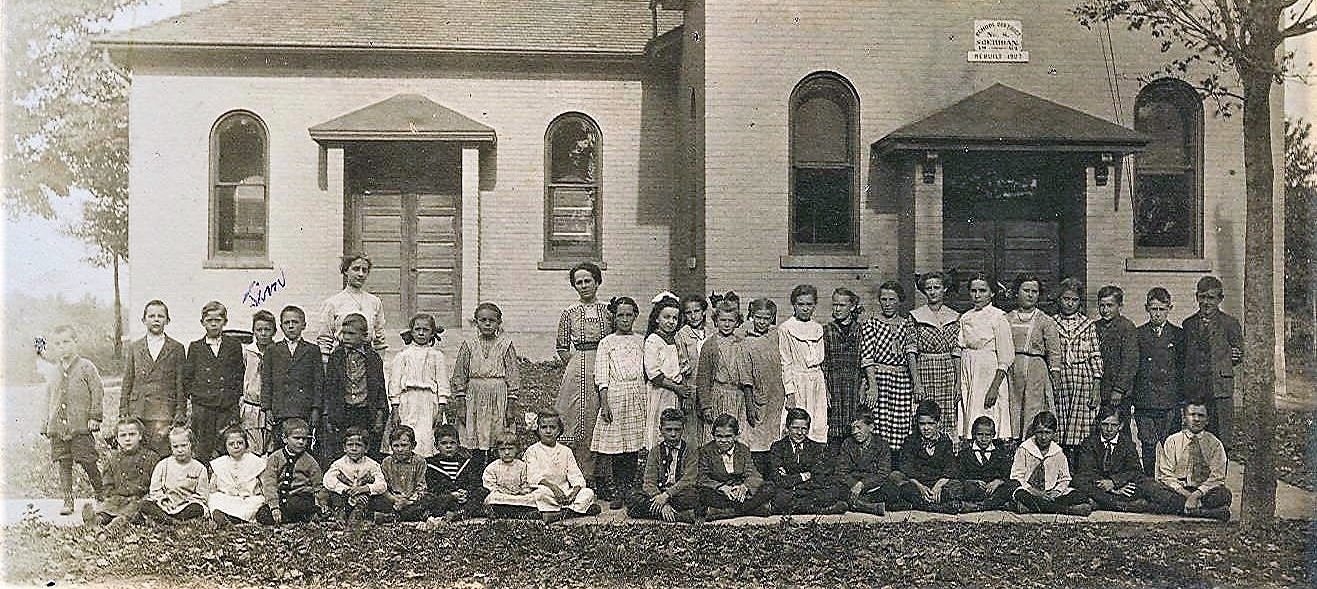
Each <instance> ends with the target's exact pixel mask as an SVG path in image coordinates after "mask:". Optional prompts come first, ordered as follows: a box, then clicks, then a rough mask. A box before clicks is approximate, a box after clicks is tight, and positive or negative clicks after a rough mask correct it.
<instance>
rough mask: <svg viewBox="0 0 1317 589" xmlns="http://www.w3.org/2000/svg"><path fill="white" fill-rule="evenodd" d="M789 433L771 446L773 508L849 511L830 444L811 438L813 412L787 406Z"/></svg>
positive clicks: (782, 510)
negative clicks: (835, 470) (829, 450)
mask: <svg viewBox="0 0 1317 589" xmlns="http://www.w3.org/2000/svg"><path fill="white" fill-rule="evenodd" d="M786 421H787V435H786V437H784V438H782V439H780V440H778V441H776V442H773V445H772V446H771V447H770V448H769V449H768V463H769V470H768V481H769V483H770V484H771V485H772V493H773V510H774V511H776V512H777V513H779V514H782V515H793V514H807V513H820V514H828V515H835V514H840V513H846V508H847V507H848V506H847V505H846V502H845V501H842V500H841V498H840V496H839V493H837V483H836V480H835V479H834V476H833V475H834V473H833V466H832V461H831V459H830V458H829V456H828V445H827V444H825V443H823V442H816V441H814V440H811V439H809V438H808V437H807V436H808V435H809V422H810V415H809V413H807V412H806V411H805V410H804V409H801V408H799V407H793V408H791V409H787V420H786Z"/></svg>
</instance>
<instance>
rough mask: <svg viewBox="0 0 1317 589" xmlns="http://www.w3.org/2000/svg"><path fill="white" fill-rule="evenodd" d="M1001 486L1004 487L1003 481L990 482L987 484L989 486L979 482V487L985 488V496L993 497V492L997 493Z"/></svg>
mask: <svg viewBox="0 0 1317 589" xmlns="http://www.w3.org/2000/svg"><path fill="white" fill-rule="evenodd" d="M1001 485H1002V481H1001V480H995V481H992V482H989V483H987V484H984V483H983V482H982V481H979V486H980V487H982V488H983V492H984V493H985V494H988V495H991V494H992V492H993V491H996V490H997V487H1000V486H1001Z"/></svg>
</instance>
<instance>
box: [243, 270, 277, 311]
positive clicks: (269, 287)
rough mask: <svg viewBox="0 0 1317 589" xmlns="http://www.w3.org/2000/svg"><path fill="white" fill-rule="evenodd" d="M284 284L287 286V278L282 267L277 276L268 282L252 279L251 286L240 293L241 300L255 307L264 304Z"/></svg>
mask: <svg viewBox="0 0 1317 589" xmlns="http://www.w3.org/2000/svg"><path fill="white" fill-rule="evenodd" d="M285 286H288V280H287V279H286V278H285V277H284V270H283V268H280V269H279V277H278V278H275V279H274V280H273V281H271V282H270V283H269V284H266V285H264V286H262V285H261V283H260V281H257V280H253V281H252V283H251V286H248V287H247V292H245V293H243V294H242V302H243V303H244V304H246V305H247V306H249V307H251V308H253V309H254V308H256V307H259V306H261V305H264V304H265V301H268V300H270V298H271V297H273V296H274V295H275V294H276V293H278V292H279V291H280V290H281V289H283V288H284V287H285Z"/></svg>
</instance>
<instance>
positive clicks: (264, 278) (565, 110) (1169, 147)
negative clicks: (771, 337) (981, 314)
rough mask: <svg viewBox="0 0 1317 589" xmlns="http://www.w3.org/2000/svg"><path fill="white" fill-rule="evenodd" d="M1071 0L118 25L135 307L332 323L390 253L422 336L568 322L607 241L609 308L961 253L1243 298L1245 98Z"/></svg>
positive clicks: (976, 262)
mask: <svg viewBox="0 0 1317 589" xmlns="http://www.w3.org/2000/svg"><path fill="white" fill-rule="evenodd" d="M1068 8H1069V7H1068V5H1067V3H1065V2H1042V3H1040V2H1031V1H1024V0H997V1H993V2H927V1H925V0H814V1H811V2H779V1H773V2H769V1H757V0H756V1H749V0H685V1H682V0H663V1H661V2H649V1H647V0H409V1H407V2H402V1H380V0H280V1H279V2H267V1H264V0H230V1H228V2H225V3H223V4H218V5H214V6H209V7H206V8H203V9H201V10H199V11H195V12H189V13H186V14H184V15H182V16H180V17H178V18H175V19H170V20H166V21H163V22H159V23H156V24H152V25H149V26H146V27H142V28H138V29H135V30H130V31H127V32H124V33H119V34H115V35H111V36H109V37H105V38H103V39H102V40H101V41H100V45H101V46H104V47H107V48H109V49H110V50H111V53H112V55H113V57H114V59H115V60H116V61H118V62H119V63H121V64H124V65H125V66H127V67H129V68H130V69H131V72H132V94H131V98H130V136H131V146H132V150H131V181H130V184H131V187H130V191H131V197H130V198H131V200H130V203H131V207H130V210H131V216H130V220H129V227H130V252H131V259H132V260H133V264H132V267H131V274H130V276H129V293H130V297H129V303H130V308H132V309H137V308H140V307H141V306H142V304H144V303H145V302H146V301H147V300H149V299H152V298H162V299H164V300H166V301H167V302H168V303H169V304H171V305H172V306H173V307H174V309H175V323H176V324H177V325H176V330H177V331H178V332H179V334H180V335H182V336H192V335H195V332H198V331H199V328H198V326H197V325H196V323H195V319H194V318H193V316H194V315H195V313H194V311H195V310H196V309H199V308H200V306H201V305H202V303H204V302H205V301H207V300H210V299H219V300H221V301H223V302H225V303H226V304H228V305H229V306H230V308H231V309H233V311H234V312H233V317H231V322H232V323H233V324H234V326H238V327H246V321H247V317H248V316H249V314H248V313H247V312H244V308H245V307H247V305H246V304H244V295H245V294H247V292H248V288H249V287H250V286H251V285H252V283H253V282H256V283H259V285H260V286H268V285H269V284H271V283H275V284H277V287H275V288H268V289H266V290H267V293H266V294H268V295H269V297H268V298H267V299H266V300H265V302H264V305H265V306H266V308H271V309H272V310H277V309H278V308H279V307H282V306H283V305H285V304H300V305H304V306H306V307H307V308H308V310H314V309H316V308H318V305H319V302H320V301H322V300H323V299H324V298H326V297H327V296H329V295H330V294H332V293H334V292H336V291H337V290H339V289H340V288H341V284H342V283H341V277H340V275H339V274H338V258H339V256H340V255H341V254H343V253H344V252H350V251H365V252H367V253H369V254H370V255H371V257H372V258H373V260H374V264H375V267H374V270H373V272H372V273H371V276H370V278H369V281H368V282H367V289H368V290H370V291H372V292H375V293H376V294H378V295H380V296H381V297H382V298H383V299H384V301H385V305H386V313H387V317H388V321H389V324H390V326H391V327H390V331H393V332H395V333H396V330H394V329H393V328H394V327H398V326H401V325H403V324H404V323H405V317H406V316H408V315H409V314H411V313H412V312H415V311H422V310H423V311H431V312H434V313H436V314H437V315H438V316H439V318H440V321H441V323H444V324H446V325H448V326H450V327H451V326H454V325H459V324H461V323H464V321H463V319H465V318H469V317H470V315H471V312H472V310H473V308H474V307H475V305H476V303H478V302H480V301H483V300H493V301H496V302H498V303H499V304H500V305H501V306H502V307H503V309H504V313H505V326H506V327H507V328H508V329H509V330H511V331H514V332H519V333H527V334H537V333H538V334H547V333H551V332H552V331H553V330H554V328H555V326H556V323H557V319H558V312H559V311H560V310H561V309H562V308H564V307H566V306H567V305H569V304H570V303H571V302H572V301H574V300H575V293H574V292H573V291H572V289H571V288H570V287H569V285H568V281H567V280H566V278H567V277H566V272H565V270H566V268H568V267H569V266H570V265H571V264H573V263H574V262H577V261H579V260H585V259H591V260H597V261H600V262H602V263H603V264H604V265H605V268H606V269H605V274H604V284H603V288H602V290H601V292H602V293H603V296H604V297H605V298H607V297H608V296H611V295H616V294H627V295H631V296H634V297H636V298H637V299H641V300H648V298H649V297H650V296H652V295H653V294H654V293H656V292H658V291H660V290H663V289H672V290H674V291H675V292H678V293H685V292H708V291H710V290H718V291H723V290H728V289H731V290H735V291H737V292H738V293H741V294H742V296H750V297H755V296H772V297H773V298H775V299H777V300H778V302H779V305H784V304H785V303H786V294H787V292H788V291H789V290H790V288H791V287H792V285H794V284H797V283H802V282H810V283H813V284H815V285H817V286H819V287H820V289H821V290H823V291H824V292H827V291H830V290H831V289H832V288H834V287H838V286H846V287H849V288H851V289H853V290H856V291H857V292H860V293H861V295H862V296H872V295H873V294H874V293H875V289H876V285H877V284H878V283H880V282H882V281H884V280H888V279H894V278H899V279H901V280H903V281H904V282H906V283H907V284H910V283H911V277H912V276H913V274H914V273H915V272H923V271H926V270H930V269H937V268H943V267H955V268H958V269H960V270H974V269H983V270H987V271H988V272H991V273H993V274H995V275H998V276H1000V277H1001V279H1002V281H1003V282H1008V281H1009V280H1010V278H1012V277H1013V276H1014V275H1015V274H1016V273H1018V272H1022V271H1033V272H1037V273H1039V274H1041V275H1042V276H1044V277H1045V281H1046V282H1048V283H1050V284H1055V282H1056V281H1057V280H1058V279H1059V277H1063V276H1078V277H1081V278H1084V279H1085V281H1086V282H1087V283H1088V284H1089V285H1090V297H1092V296H1093V293H1094V292H1096V290H1097V287H1098V286H1101V285H1102V284H1106V283H1115V284H1119V285H1122V286H1124V287H1125V289H1126V292H1127V305H1128V308H1127V313H1128V314H1130V315H1133V316H1134V317H1135V319H1136V321H1141V317H1142V312H1141V306H1142V295H1143V293H1144V292H1146V290H1147V289H1148V288H1150V287H1152V286H1156V285H1163V286H1166V287H1168V288H1169V289H1170V290H1171V291H1172V293H1173V294H1174V295H1175V297H1176V301H1177V303H1178V304H1177V306H1176V309H1175V313H1174V317H1173V319H1174V320H1176V321H1178V320H1180V319H1182V318H1183V317H1184V316H1186V315H1188V314H1189V313H1191V312H1192V311H1193V310H1194V304H1193V302H1192V290H1193V285H1194V282H1195V281H1196V280H1197V279H1198V278H1199V277H1200V276H1201V275H1202V274H1204V273H1208V272H1210V273H1214V274H1216V275H1218V276H1220V277H1221V278H1222V279H1223V280H1224V281H1225V283H1226V285H1227V292H1228V298H1227V301H1226V308H1227V310H1229V311H1231V312H1233V313H1236V314H1238V312H1239V309H1240V301H1239V296H1238V293H1239V292H1240V288H1241V286H1242V281H1243V265H1244V260H1243V242H1244V232H1245V227H1244V222H1243V216H1244V215H1243V212H1244V199H1243V193H1244V174H1243V157H1242V148H1241V141H1240V137H1241V129H1240V120H1239V117H1234V118H1221V117H1215V116H1212V105H1210V104H1206V105H1205V104H1204V103H1203V101H1202V100H1201V99H1200V98H1199V96H1198V95H1197V94H1196V93H1195V92H1194V91H1193V89H1192V88H1190V87H1189V86H1188V85H1187V84H1185V83H1184V82H1181V81H1178V80H1175V79H1171V78H1165V79H1154V80H1151V81H1148V80H1145V79H1141V78H1142V77H1143V76H1144V75H1145V74H1147V73H1149V72H1153V71H1155V70H1157V69H1158V68H1159V67H1160V66H1161V65H1162V64H1163V63H1164V62H1165V60H1166V56H1165V55H1164V54H1162V53H1161V52H1160V51H1159V48H1158V44H1157V42H1156V41H1155V40H1154V39H1152V38H1150V37H1149V36H1147V35H1146V34H1144V33H1129V32H1126V31H1123V30H1115V29H1113V30H1110V31H1107V30H1105V29H1102V30H1098V31H1091V30H1087V29H1085V28H1083V27H1081V26H1079V25H1078V24H1077V22H1076V20H1075V18H1074V17H1073V16H1072V15H1071V14H1070V13H1069V12H1068ZM203 236H204V237H203ZM276 280H278V281H280V282H276ZM912 292H913V291H912ZM247 302H250V301H247ZM250 310H251V309H246V311H250ZM313 312H314V311H313ZM824 315H826V313H824ZM523 347H525V346H523ZM539 347H543V348H544V349H538V348H535V349H523V354H526V355H530V356H532V357H545V356H548V355H549V354H550V349H549V348H548V347H545V346H539Z"/></svg>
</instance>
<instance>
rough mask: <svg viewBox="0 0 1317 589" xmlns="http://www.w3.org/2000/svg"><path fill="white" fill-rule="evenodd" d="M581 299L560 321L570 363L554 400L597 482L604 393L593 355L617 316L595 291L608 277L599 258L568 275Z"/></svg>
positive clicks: (570, 441)
mask: <svg viewBox="0 0 1317 589" xmlns="http://www.w3.org/2000/svg"><path fill="white" fill-rule="evenodd" d="M567 279H568V280H569V281H570V282H571V284H572V288H574V289H576V294H577V295H578V296H579V297H580V302H578V303H576V304H574V305H572V306H570V307H567V308H566V309H564V310H563V312H562V316H561V317H559V319H558V342H557V351H558V358H560V359H561V360H562V361H563V363H565V364H566V365H567V367H566V368H565V369H564V370H563V373H562V385H561V386H560V387H559V388H558V399H557V402H556V403H555V408H556V409H557V413H558V415H559V416H561V418H562V422H563V428H562V431H561V432H559V436H560V437H561V438H562V439H563V441H564V443H566V444H567V446H568V447H570V448H571V449H572V454H573V455H574V456H575V458H576V464H577V466H579V467H580V469H581V472H582V473H583V474H584V476H585V478H586V481H587V482H588V483H590V484H594V481H593V480H592V479H593V478H594V476H595V469H594V455H593V454H592V453H591V452H590V441H591V440H592V439H593V438H594V426H595V421H596V420H597V419H598V416H599V396H598V394H597V393H596V391H595V384H594V357H595V350H596V349H597V348H598V347H599V340H601V339H603V338H604V336H605V335H608V334H609V333H611V332H612V331H613V319H612V315H610V314H609V312H608V307H607V306H606V305H604V304H603V303H600V302H599V301H598V300H597V298H596V295H597V293H598V291H599V283H600V281H602V280H603V270H601V269H600V268H599V265H598V264H595V263H594V262H581V263H579V264H577V265H575V266H573V267H572V269H571V271H569V272H568V274H567Z"/></svg>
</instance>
